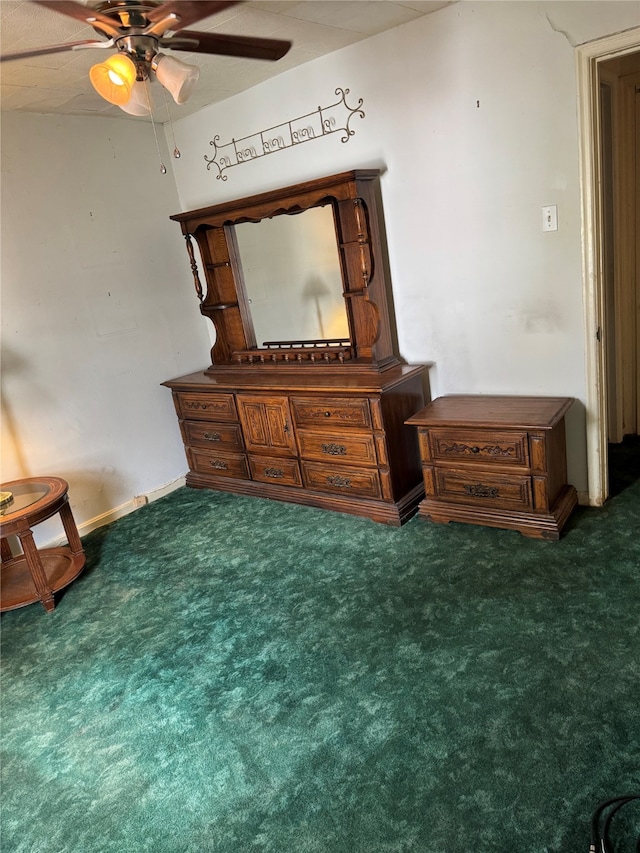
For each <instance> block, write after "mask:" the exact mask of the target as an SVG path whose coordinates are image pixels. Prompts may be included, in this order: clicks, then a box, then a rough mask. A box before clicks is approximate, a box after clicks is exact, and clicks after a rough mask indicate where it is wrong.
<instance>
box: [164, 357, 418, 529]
mask: <svg viewBox="0 0 640 853" xmlns="http://www.w3.org/2000/svg"><path fill="white" fill-rule="evenodd" d="M423 372H424V368H422V367H406V366H402V367H395V368H392V369H390V370H388V371H385V373H384V374H382V375H379V374H373V375H372V376H369V377H365V376H362V375H357V374H356V375H353V376H350V377H344V376H334V377H330V376H324V377H323V376H321V375H319V374H316V373H315V372H313V371H310V372H306V373H305V372H304V371H301V372H300V375H296V374H295V373H292V374H290V375H285V376H283V375H282V374H278V373H275V374H269V373H260V372H259V371H254V373H253V374H248V373H246V372H242V373H238V374H235V375H234V374H232V373H230V374H224V375H222V376H220V377H216V376H214V375H212V374H210V373H206V372H204V371H201V372H199V373H193V374H191V375H189V376H183V377H181V378H179V379H173V380H170V381H168V382H165V383H164V384H165V385H166V386H168V387H169V388H171V389H172V391H173V399H174V403H175V407H176V412H177V414H178V418H179V420H180V429H181V432H182V437H183V440H184V445H185V451H186V454H187V460H188V463H189V473H188V475H187V485H189V486H196V487H200V488H203V487H205V488H211V489H219V490H222V491H228V492H236V493H239V494H245V495H256V496H260V497H268V498H276V499H278V500H286V501H293V502H295V503H304V504H308V505H311V506H317V507H323V508H325V509H333V510H339V511H341V512H348V513H354V514H356V515H365V516H368V517H369V518H372V519H374V520H375V521H380V522H385V523H387V524H395V525H399V524H402V523H403V522H404V521H406V520H407V519H408V518H409V517H410V516H411V515H412V514H413V513H414V512H415V511H416V508H417V505H418V502H419V501H420V499H421V498H422V496H423V487H422V472H421V466H420V454H419V450H418V440H417V434H416V432H415V430H413V429H411V427H409V426H406V425H405V424H404V421H405V420H406V418H407V417H408V416H409V415H411V414H413V413H414V412H415V411H417V410H419V409H420V407H421V406H422V405H423V404H424V396H423V390H422V374H423Z"/></svg>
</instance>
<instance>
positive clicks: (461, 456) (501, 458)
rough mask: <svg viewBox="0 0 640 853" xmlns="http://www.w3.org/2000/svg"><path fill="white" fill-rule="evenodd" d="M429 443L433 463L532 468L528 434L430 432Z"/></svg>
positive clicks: (426, 438)
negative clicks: (474, 463)
mask: <svg viewBox="0 0 640 853" xmlns="http://www.w3.org/2000/svg"><path fill="white" fill-rule="evenodd" d="M420 440H421V442H423V441H425V440H427V441H428V442H429V449H430V451H431V454H430V455H431V459H432V460H433V461H434V462H444V461H451V462H456V463H459V462H461V461H463V460H468V461H469V462H479V463H482V465H487V464H489V465H517V466H519V467H522V468H528V467H529V443H528V440H527V433H526V432H496V431H493V430H492V431H491V432H488V431H487V432H485V431H483V430H452V429H430V430H429V432H428V437H427V435H426V434H424V433H423V434H422V435H421V437H420Z"/></svg>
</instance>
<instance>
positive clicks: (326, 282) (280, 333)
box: [234, 205, 349, 349]
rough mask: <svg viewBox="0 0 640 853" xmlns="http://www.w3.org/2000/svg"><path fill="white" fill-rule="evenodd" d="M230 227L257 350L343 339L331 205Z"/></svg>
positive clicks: (343, 309)
mask: <svg viewBox="0 0 640 853" xmlns="http://www.w3.org/2000/svg"><path fill="white" fill-rule="evenodd" d="M234 231H235V239H236V244H237V248H238V264H239V267H240V270H241V274H242V278H243V280H244V286H245V292H246V296H247V303H248V306H249V309H250V312H251V321H252V323H253V331H254V337H255V340H256V343H257V348H258V349H261V348H267V349H272V348H275V347H282V346H289V345H291V344H293V343H296V342H297V343H301V344H302V345H307V346H308V345H314V346H315V345H319V344H322V343H326V344H327V345H329V344H330V345H337V344H343V345H348V344H349V324H348V319H347V311H346V307H345V302H344V297H343V295H342V289H343V284H342V272H341V270H340V257H339V254H338V247H337V242H336V231H335V222H334V218H333V208H332V207H331V205H324V206H321V207H312V208H310V209H309V210H305V211H303V212H302V213H299V214H296V215H291V216H274V217H273V218H271V219H262V220H261V221H260V222H242V223H238V224H237V225H235V226H234Z"/></svg>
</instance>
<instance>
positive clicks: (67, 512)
mask: <svg viewBox="0 0 640 853" xmlns="http://www.w3.org/2000/svg"><path fill="white" fill-rule="evenodd" d="M60 518H61V519H62V526H63V527H64V532H65V533H66V534H67V542H68V543H69V548H71V553H72V554H73V555H74V557H75V555H76V554H82V543H81V542H80V536H79V535H78V528H77V526H76V522H75V519H74V517H73V513H72V512H71V507H70V506H69V502H68V501H65V502H64V504H63V505H62V506H61V507H60Z"/></svg>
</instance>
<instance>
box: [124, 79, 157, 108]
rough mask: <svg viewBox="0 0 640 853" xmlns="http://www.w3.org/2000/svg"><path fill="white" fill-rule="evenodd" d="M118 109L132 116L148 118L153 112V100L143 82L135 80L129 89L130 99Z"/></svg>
mask: <svg viewBox="0 0 640 853" xmlns="http://www.w3.org/2000/svg"><path fill="white" fill-rule="evenodd" d="M120 109H121V110H123V111H124V112H125V113H129V115H132V116H148V115H149V113H150V112H151V111H152V110H153V99H152V97H151V93H150V92H149V89H148V87H147V85H146V84H145V82H144V80H136V82H135V83H134V84H133V87H132V89H131V97H130V98H129V100H128V102H127V103H126V104H121V105H120Z"/></svg>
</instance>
